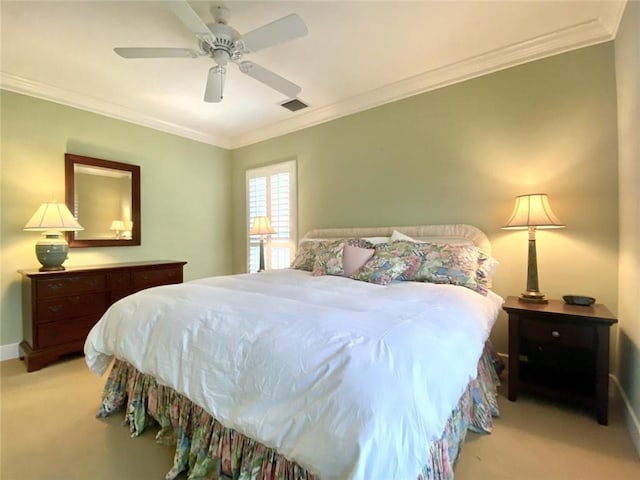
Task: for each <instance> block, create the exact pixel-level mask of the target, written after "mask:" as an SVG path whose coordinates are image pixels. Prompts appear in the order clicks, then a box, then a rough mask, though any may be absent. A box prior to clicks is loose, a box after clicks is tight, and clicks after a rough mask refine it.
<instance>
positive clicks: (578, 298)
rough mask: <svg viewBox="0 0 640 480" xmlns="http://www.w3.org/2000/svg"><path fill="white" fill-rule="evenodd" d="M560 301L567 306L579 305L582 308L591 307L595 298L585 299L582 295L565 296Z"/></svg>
mask: <svg viewBox="0 0 640 480" xmlns="http://www.w3.org/2000/svg"><path fill="white" fill-rule="evenodd" d="M562 299H563V300H564V301H565V302H567V303H568V304H569V305H580V306H583V307H588V306H590V305H593V304H594V303H595V301H596V299H595V298H593V297H585V296H584V295H565V296H563V297H562Z"/></svg>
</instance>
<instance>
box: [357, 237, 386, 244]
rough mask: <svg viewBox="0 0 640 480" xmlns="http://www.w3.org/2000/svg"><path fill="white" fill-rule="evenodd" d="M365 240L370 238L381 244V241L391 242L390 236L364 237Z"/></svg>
mask: <svg viewBox="0 0 640 480" xmlns="http://www.w3.org/2000/svg"><path fill="white" fill-rule="evenodd" d="M362 239H363V240H368V241H369V242H371V243H372V244H374V245H380V244H381V243H389V241H390V239H389V237H362Z"/></svg>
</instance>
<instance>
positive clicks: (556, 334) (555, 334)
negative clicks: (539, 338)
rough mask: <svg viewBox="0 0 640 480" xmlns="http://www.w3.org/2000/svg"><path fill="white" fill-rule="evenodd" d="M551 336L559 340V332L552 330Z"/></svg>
mask: <svg viewBox="0 0 640 480" xmlns="http://www.w3.org/2000/svg"><path fill="white" fill-rule="evenodd" d="M551 336H552V337H553V338H560V332H559V331H557V330H553V331H552V332H551Z"/></svg>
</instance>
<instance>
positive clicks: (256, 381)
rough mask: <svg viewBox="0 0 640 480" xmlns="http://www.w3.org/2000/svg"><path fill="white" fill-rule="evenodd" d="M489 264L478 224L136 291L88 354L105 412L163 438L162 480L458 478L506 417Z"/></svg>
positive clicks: (402, 233)
mask: <svg viewBox="0 0 640 480" xmlns="http://www.w3.org/2000/svg"><path fill="white" fill-rule="evenodd" d="M354 252H355V253H354ZM452 259H455V261H453V260H452ZM496 264H497V262H496V261H495V260H494V259H493V258H492V257H491V246H490V244H489V241H488V239H487V237H486V235H485V234H484V233H483V232H481V231H480V230H478V229H477V228H475V227H473V226H470V225H460V224H455V225H428V226H413V227H384V228H354V229H322V230H314V231H311V232H309V233H307V235H305V237H304V238H303V239H302V240H301V241H300V244H299V249H298V253H297V255H296V260H294V263H293V264H292V268H290V269H284V270H273V271H267V272H261V273H258V274H242V275H230V276H223V277H211V278H205V279H199V280H194V281H190V282H186V283H184V284H179V285H168V286H162V287H155V288H151V289H148V290H144V291H142V292H138V293H136V294H134V295H131V296H129V297H126V298H124V299H122V300H120V301H119V302H117V303H115V304H114V305H112V307H111V308H110V309H109V310H108V311H107V312H106V313H105V315H104V316H103V317H102V319H101V320H100V321H99V322H98V323H97V324H96V325H95V326H94V328H93V329H92V331H91V332H90V334H89V336H88V337H87V340H86V343H85V358H86V362H87V364H88V366H89V368H90V369H91V371H93V372H94V373H96V374H103V373H104V372H105V371H106V370H107V369H108V368H109V367H111V371H110V374H109V376H108V379H107V382H106V384H105V388H104V393H103V399H102V404H101V407H100V410H99V412H98V416H106V415H110V414H111V413H113V412H115V411H116V410H119V409H121V408H124V409H125V422H126V423H128V424H129V427H130V430H131V434H132V435H134V436H136V435H139V434H140V433H142V432H143V431H144V430H145V429H146V428H149V427H151V426H154V427H155V428H157V429H158V433H157V436H156V438H157V440H158V442H160V443H169V444H172V445H175V448H176V453H175V458H174V465H173V468H172V469H171V470H170V471H169V472H168V473H167V476H166V478H167V479H173V478H175V477H176V476H178V475H179V474H180V473H181V472H183V471H186V472H187V474H188V478H189V479H204V478H211V479H217V478H260V479H263V478H264V479H271V478H273V479H282V480H284V479H294V480H296V479H322V480H326V479H347V478H351V479H378V478H380V479H392V478H398V479H409V478H416V479H427V478H428V479H452V478H453V466H454V463H455V460H456V458H457V457H458V454H459V452H460V449H461V448H462V445H463V443H464V438H465V435H466V432H467V430H473V431H476V432H485V433H488V432H490V431H491V425H492V423H491V422H492V416H495V415H497V414H498V406H497V400H496V397H497V395H496V388H497V385H498V382H499V381H498V377H497V375H496V372H495V369H494V365H495V355H494V353H493V351H492V349H491V345H490V343H489V334H490V332H491V328H492V327H493V324H494V322H495V320H496V318H497V315H498V312H499V310H500V307H501V305H502V298H500V297H499V296H498V295H496V294H495V293H493V292H492V291H491V289H490V287H491V277H492V275H493V271H494V270H495V266H496ZM346 270H349V271H348V272H346ZM425 275H426V276H425Z"/></svg>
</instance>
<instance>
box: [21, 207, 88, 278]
mask: <svg viewBox="0 0 640 480" xmlns="http://www.w3.org/2000/svg"><path fill="white" fill-rule="evenodd" d="M24 230H27V231H42V232H44V233H43V234H42V238H41V239H40V240H39V241H38V242H37V243H36V257H38V261H39V262H40V263H41V264H42V267H40V271H41V272H51V271H57V270H64V267H63V266H62V264H63V263H64V261H65V260H66V259H67V255H68V254H69V244H68V243H67V241H66V240H65V238H64V236H63V234H62V232H77V231H79V230H84V228H83V227H82V225H80V224H79V223H78V221H77V220H76V219H75V218H74V217H73V215H71V212H70V211H69V209H68V208H67V206H66V205H65V204H64V203H58V202H55V201H53V202H48V203H43V204H42V205H40V207H39V208H38V210H36V213H34V214H33V216H32V217H31V219H30V220H29V221H28V222H27V224H26V225H25V226H24Z"/></svg>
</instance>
